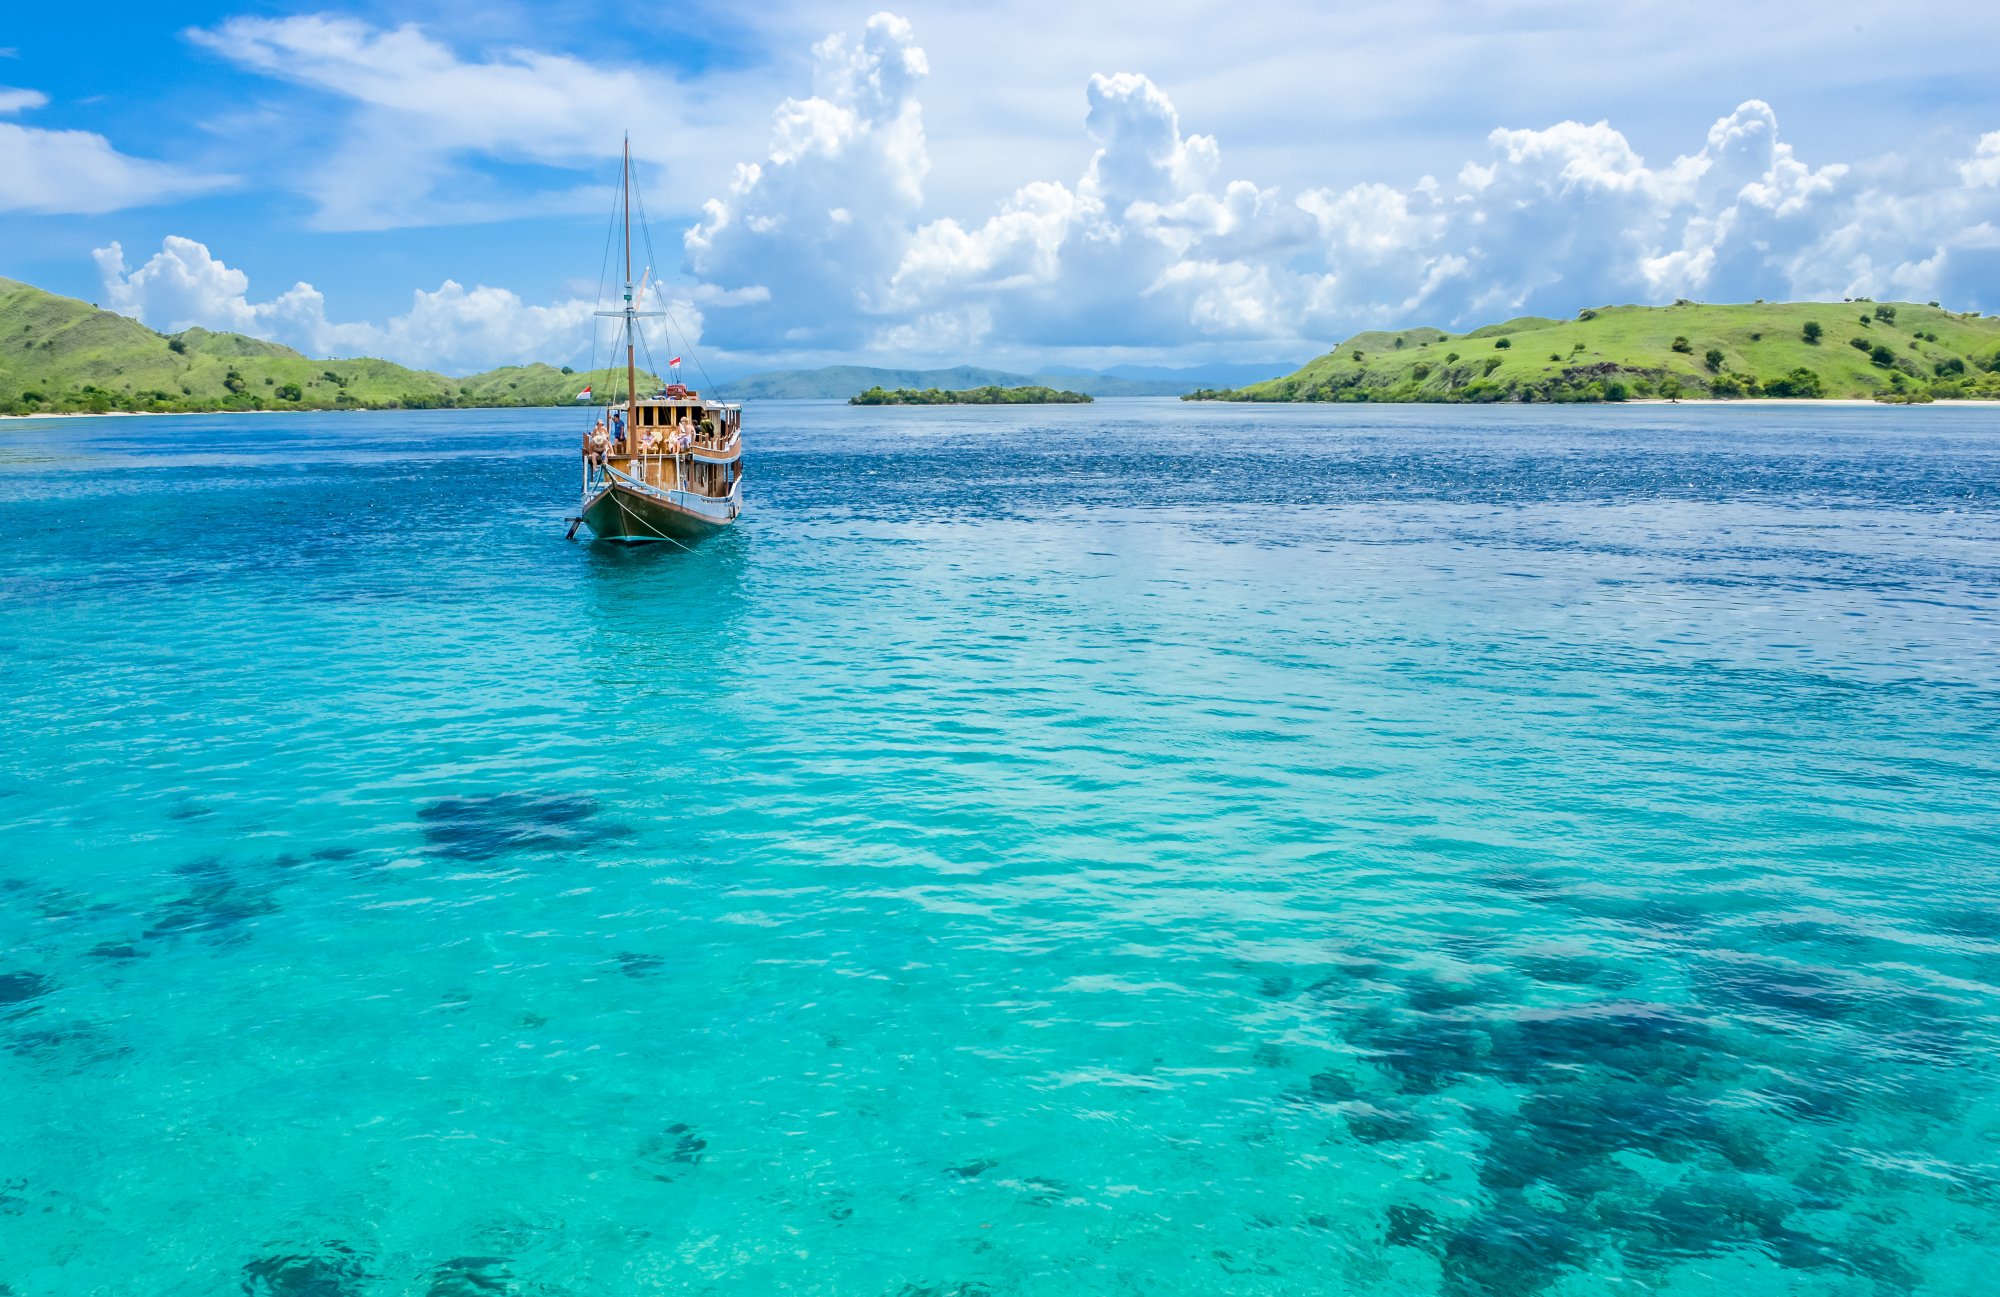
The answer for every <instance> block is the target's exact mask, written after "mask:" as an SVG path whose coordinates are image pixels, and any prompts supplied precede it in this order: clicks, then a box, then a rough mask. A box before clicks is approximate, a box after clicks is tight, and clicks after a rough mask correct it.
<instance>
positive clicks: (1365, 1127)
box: [1341, 1103, 1426, 1144]
mask: <svg viewBox="0 0 2000 1297" xmlns="http://www.w3.org/2000/svg"><path fill="white" fill-rule="evenodd" d="M1341 1118H1342V1120H1344V1121H1346V1123H1347V1133H1348V1134H1350V1135H1352V1136H1354V1138H1356V1139H1358V1140H1360V1141H1361V1142H1362V1143H1364V1144H1388V1143H1400V1142H1403V1141H1407V1140H1412V1139H1417V1138H1419V1137H1421V1136H1422V1135H1423V1133H1424V1131H1425V1129H1426V1127H1425V1125H1424V1120H1423V1118H1422V1117H1420V1116H1418V1115H1417V1114H1416V1113H1414V1112H1411V1111H1410V1110H1409V1109H1407V1108H1378V1107H1375V1106H1373V1105H1371V1104H1365V1103H1363V1104H1356V1105H1355V1106H1353V1107H1351V1108H1348V1109H1345V1110H1344V1111H1343V1112H1342V1113H1341Z"/></svg>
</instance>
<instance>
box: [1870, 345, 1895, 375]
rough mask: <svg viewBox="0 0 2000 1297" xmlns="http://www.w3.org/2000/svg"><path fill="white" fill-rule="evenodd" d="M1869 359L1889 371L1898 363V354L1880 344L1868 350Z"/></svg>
mask: <svg viewBox="0 0 2000 1297" xmlns="http://www.w3.org/2000/svg"><path fill="white" fill-rule="evenodd" d="M1868 359H1869V360H1870V361H1872V362H1873V363H1874V364H1876V365H1878V366H1880V367H1881V368H1883V369H1888V368H1890V367H1891V366H1893V365H1894V364H1895V363H1896V353H1895V352H1893V351H1891V350H1889V348H1887V347H1885V346H1883V345H1882V344H1881V343H1879V342H1878V343H1876V344H1875V345H1874V346H1873V347H1870V348H1869V349H1868Z"/></svg>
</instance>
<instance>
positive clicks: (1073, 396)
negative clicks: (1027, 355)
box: [847, 387, 1092, 405]
mask: <svg viewBox="0 0 2000 1297" xmlns="http://www.w3.org/2000/svg"><path fill="white" fill-rule="evenodd" d="M1091 399H1092V398H1090V397H1088V396H1085V395H1084V394H1083V393H1082V392H1059V391H1057V390H1056V389H1055V388H1053V387H969V388H966V389H965V390H964V391H962V392H947V391H945V390H944V389H943V388H940V387H927V388H925V389H923V390H922V391H921V392H920V391H918V390H917V389H915V388H913V387H899V388H897V389H896V390H894V391H890V390H888V389H886V388H882V387H871V388H869V389H868V390H867V391H865V392H863V393H861V394H860V395H859V396H850V397H848V398H847V403H848V404H849V405H1088V404H1090V402H1091Z"/></svg>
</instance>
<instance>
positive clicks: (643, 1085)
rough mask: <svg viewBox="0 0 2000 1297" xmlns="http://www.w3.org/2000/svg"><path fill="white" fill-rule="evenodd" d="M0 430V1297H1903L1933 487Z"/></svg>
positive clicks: (1314, 446)
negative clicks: (592, 532) (587, 489)
mask: <svg viewBox="0 0 2000 1297" xmlns="http://www.w3.org/2000/svg"><path fill="white" fill-rule="evenodd" d="M573 417H574V416H573V413H572V412H513V413H504V414H491V413H467V412H440V413H423V414H403V415H346V416H338V415H331V416H291V417H284V418H272V419H259V418H245V417H238V418H217V419H202V418H179V419H115V420H91V421H84V420H69V421H60V422H44V423H7V424H0V528H4V533H0V534H4V535H5V536H6V541H5V551H4V552H5V556H6V561H5V563H4V570H0V682H3V683H0V704H4V706H5V708H6V715H7V717H8V721H7V731H6V736H7V737H6V743H5V746H4V751H0V889H4V892H0V901H4V906H0V1113H4V1114H5V1116H4V1117H0V1284H5V1285H9V1286H10V1288H9V1289H8V1290H10V1291H12V1292H13V1293H16V1294H55V1293H62V1294H75V1293H107V1294H182V1293H185V1294H207V1293H226V1292H248V1293H255V1294H280V1293H282V1294H305V1293H311V1294H316V1295H320V1297H334V1295H338V1294H378V1293H381V1294H387V1293H421V1294H436V1295H452V1294H474V1293H495V1292H514V1293H522V1294H538V1295H543V1294H546V1295H554V1294H584V1293H610V1292H637V1291H691V1292H717V1293H734V1292H745V1293H756V1292H773V1291H780V1290H795V1291H817V1292H825V1293H839V1294H848V1293H854V1294H873V1293H882V1294H902V1295H904V1297H918V1295H919V1294H926V1295H931V1297H944V1295H946V1294H952V1295H955V1297H973V1295H974V1294H981V1293H985V1294H994V1295H996V1297H997V1295H999V1294H1008V1293H1049V1292H1061V1293H1065V1294H1071V1293H1075V1294H1090V1293H1106V1294H1173V1293H1216V1292H1230V1293H1307V1292H1310V1293H1321V1292H1338V1293H1354V1294H1384V1295H1387V1294H1406V1293H1421V1294H1427V1293H1443V1294H1451V1295H1452V1297H1471V1295H1473V1294H1488V1293H1491V1294H1530V1293H1545V1294H1553V1295H1555V1297H1568V1295H1574V1294H1585V1293H1599V1292H1607V1291H1626V1292H1643V1293H1671V1294H1713V1293H1729V1294H1731V1295H1732V1297H1740V1294H1743V1293H1750V1292H1754V1293H1759V1294H1764V1293H1780V1294H1843V1295H1844V1294H1881V1293H1901V1292H1922V1293H1939V1294H1961V1293H1963V1294H1971V1293H1980V1292H1986V1291H1990V1283H1991V1269H1992V1259H1991V1258H1992V1256H1993V1254H1994V1252H1995V1250H1996V1249H2000V1062H1996V1060H1995V1057H1994V1046H1995V1044H1996V1036H2000V1028H1997V1027H1996V1016H1995V1015H1996V1009H2000V819H1996V815H1995V812H1994V810H1993V807H1994V805H1995V804H1996V802H2000V634H1997V633H1996V632H2000V420H1996V417H1995V416H1994V415H1993V414H1992V413H1991V412H1988V411H1983V410H1976V409H1966V410H1960V409H1949V410H1947V409H1938V408H1932V409H1925V410H1920V411H1896V410H1873V409H1782V408H1781V409H1771V408H1752V407H1745V408H1740V409H1732V410H1712V409H1701V410H1686V409H1673V410H1668V409H1645V410H1642V409H1636V408H1635V409H1626V410H1613V411H1549V410H1545V409H1543V410H1535V409H1528V410H1480V409H1474V410H1426V409H1417V408H1406V409H1388V410H1356V409H1339V408H1334V409H1269V410H1259V409H1244V408H1241V407H1224V408H1219V409H1218V408H1214V407H1198V408H1189V407H1183V406H1181V405H1179V404H1178V403H1174V402H1104V403H1100V404H1099V405H1097V406H1095V407H1085V408H1082V409H1060V408H1058V409H1048V410H1010V409H979V410H879V409H878V410H865V411H864V410H849V409H847V408H846V407H843V406H832V405H814V404H778V405H766V406H763V407H760V408H758V409H756V410H754V411H753V412H752V427H753V429H754V432H755V447H754V453H753V456H752V459H751V461H750V465H749V481H748V482H747V483H746V487H747V490H748V499H749V502H750V506H751V509H752V512H751V513H750V514H749V516H748V517H747V518H746V519H745V522H744V524H743V525H742V526H741V527H740V528H738V529H737V530H736V531H734V532H733V533H731V534H729V535H727V536H724V537H722V538H720V539H718V540H716V541H714V542H712V543H709V544H707V545H704V546H702V547H701V548H700V549H699V550H698V551H696V552H694V553H692V554H689V553H681V552H677V551H673V550H669V549H665V548H658V549H651V550H638V551H618V550H609V549H605V548H603V547H592V546H585V545H570V544H565V543H564V542H563V540H562V523H561V519H562V517H563V515H564V514H565V513H566V512H568V510H567V508H566V507H565V506H567V505H568V504H570V503H571V491H572V489H573V485H574V476H575V475H574V471H573V461H572V459H571V458H570V455H569V447H570V444H571V442H572V440H573V436H574V431H575V430H574V428H572V427H571V426H570V425H571V423H572V422H573Z"/></svg>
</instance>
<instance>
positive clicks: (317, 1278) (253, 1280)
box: [243, 1243, 370, 1297]
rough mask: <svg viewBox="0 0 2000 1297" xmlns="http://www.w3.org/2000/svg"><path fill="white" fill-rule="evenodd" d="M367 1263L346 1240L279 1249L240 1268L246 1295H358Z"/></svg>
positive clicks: (325, 1296)
mask: <svg viewBox="0 0 2000 1297" xmlns="http://www.w3.org/2000/svg"><path fill="white" fill-rule="evenodd" d="M369 1278H370V1276H369V1273H368V1266H367V1264H366V1263H365V1262H364V1261H363V1259H362V1258H361V1256H360V1255H359V1254H358V1253H356V1252H355V1250H354V1249H353V1248H351V1247H349V1246H347V1245H346V1244H345V1243H327V1244H325V1245H323V1246H322V1247H320V1248H319V1249H318V1250H316V1251H312V1252H281V1253H274V1254H272V1255H271V1256H265V1257H259V1258H257V1259H256V1260H255V1261H252V1262H250V1263H249V1264H247V1265H245V1266H244V1267H243V1292H244V1294H245V1297H357V1295H358V1294H360V1293H361V1292H363V1291H364V1290H365V1288H366V1286H367V1284H368V1281H369Z"/></svg>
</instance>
